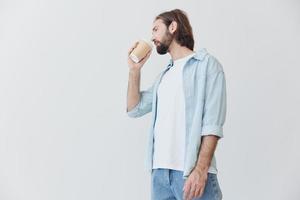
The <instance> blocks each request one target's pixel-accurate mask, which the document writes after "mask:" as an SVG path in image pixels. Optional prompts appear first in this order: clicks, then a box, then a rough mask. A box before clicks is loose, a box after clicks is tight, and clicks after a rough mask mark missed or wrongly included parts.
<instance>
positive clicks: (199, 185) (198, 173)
mask: <svg viewBox="0 0 300 200" xmlns="http://www.w3.org/2000/svg"><path fill="white" fill-rule="evenodd" d="M207 173H208V171H207V170H203V169H199V168H197V167H195V168H194V169H193V171H192V172H191V174H190V175H189V177H188V178H187V180H186V181H185V183H184V187H183V191H184V195H183V199H184V200H192V199H193V198H196V197H199V198H200V197H201V196H202V195H203V192H204V188H205V184H206V180H207Z"/></svg>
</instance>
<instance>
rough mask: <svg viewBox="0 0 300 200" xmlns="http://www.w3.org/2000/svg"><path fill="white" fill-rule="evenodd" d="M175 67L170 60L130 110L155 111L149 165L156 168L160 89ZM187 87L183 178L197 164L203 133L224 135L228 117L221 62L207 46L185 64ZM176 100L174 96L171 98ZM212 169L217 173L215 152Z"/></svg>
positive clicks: (137, 114) (132, 112)
mask: <svg viewBox="0 0 300 200" xmlns="http://www.w3.org/2000/svg"><path fill="white" fill-rule="evenodd" d="M172 66H173V60H172V59H170V62H169V64H168V65H167V67H166V68H165V69H164V70H163V71H162V72H161V73H160V74H159V75H158V76H157V78H156V79H155V81H154V83H153V85H152V86H151V87H150V88H148V89H147V90H142V91H141V93H140V94H141V96H140V101H139V103H138V104H137V105H136V106H135V107H134V108H133V109H131V110H130V111H128V110H127V114H128V116H129V117H141V116H143V115H145V114H147V113H149V112H152V117H151V126H150V131H149V135H148V136H149V138H148V149H147V156H146V159H145V166H146V168H147V169H148V170H149V172H151V171H152V166H153V152H154V149H153V147H154V145H153V143H154V125H155V120H156V115H157V89H158V86H159V84H160V81H161V79H162V78H163V76H164V74H165V73H166V72H167V71H168V70H169V69H170V68H171V67H172ZM182 75H183V90H184V99H185V114H186V121H185V128H186V136H185V138H186V140H185V157H184V171H183V178H184V179H187V178H188V176H189V174H190V173H191V172H192V170H193V168H194V167H195V166H196V164H197V160H198V156H199V150H200V144H201V139H202V137H201V136H205V135H216V136H218V137H220V138H222V137H223V124H224V122H225V116H226V82H225V75H224V71H223V67H222V65H221V64H220V62H219V61H218V60H217V59H216V58H215V57H214V56H212V55H211V54H209V53H208V52H207V50H206V49H205V48H201V49H199V50H198V51H196V54H195V55H194V56H192V57H191V58H190V59H189V60H188V61H187V62H186V64H185V65H184V67H183V74H182ZM170 101H172V99H170ZM208 171H209V172H211V173H217V166H216V159H215V155H213V158H212V161H211V164H210V167H209V170H208Z"/></svg>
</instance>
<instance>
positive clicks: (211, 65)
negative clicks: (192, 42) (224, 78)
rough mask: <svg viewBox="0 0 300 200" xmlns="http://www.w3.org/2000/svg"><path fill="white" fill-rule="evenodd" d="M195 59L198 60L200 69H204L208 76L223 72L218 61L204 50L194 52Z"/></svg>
mask: <svg viewBox="0 0 300 200" xmlns="http://www.w3.org/2000/svg"><path fill="white" fill-rule="evenodd" d="M195 58H196V59H198V60H199V61H200V62H199V63H201V65H202V67H205V68H206V71H207V73H208V74H211V73H217V72H220V71H223V66H222V64H221V63H220V61H219V60H218V59H217V58H216V57H215V56H214V55H212V54H211V53H209V52H208V51H207V49H206V48H200V49H198V50H197V51H196V54H195Z"/></svg>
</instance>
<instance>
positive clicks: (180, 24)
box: [154, 9, 194, 50]
mask: <svg viewBox="0 0 300 200" xmlns="http://www.w3.org/2000/svg"><path fill="white" fill-rule="evenodd" d="M158 19H161V20H162V21H163V23H164V24H165V25H166V26H167V27H169V25H170V24H171V23H172V21H176V22H177V29H176V31H175V33H174V34H175V35H174V36H175V37H174V38H175V40H176V41H177V43H179V44H180V45H181V46H185V47H187V48H189V49H190V50H194V36H193V30H192V27H191V24H190V22H189V19H188V17H187V14H186V12H184V11H182V10H180V9H174V10H170V11H167V12H163V13H161V14H159V15H158V16H156V17H155V19H154V21H156V20H158Z"/></svg>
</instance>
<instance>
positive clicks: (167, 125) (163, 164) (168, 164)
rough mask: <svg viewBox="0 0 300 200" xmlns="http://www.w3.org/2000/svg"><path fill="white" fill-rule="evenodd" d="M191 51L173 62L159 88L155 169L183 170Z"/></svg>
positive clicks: (154, 157)
mask: <svg viewBox="0 0 300 200" xmlns="http://www.w3.org/2000/svg"><path fill="white" fill-rule="evenodd" d="M194 54H195V53H192V54H190V55H188V56H186V57H184V58H180V59H177V60H175V61H174V63H173V66H172V67H171V68H170V69H169V70H168V71H167V72H166V73H165V74H164V76H163V78H162V80H161V82H160V84H159V87H158V90H157V97H158V99H157V118H156V121H155V127H154V154H153V169H157V168H167V169H175V170H180V171H183V170H184V148H185V133H186V131H185V102H184V101H185V100H184V93H183V85H182V70H183V66H184V65H185V63H186V62H187V60H188V59H189V58H191V57H192V56H193V55H194Z"/></svg>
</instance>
